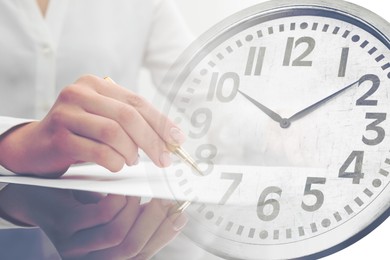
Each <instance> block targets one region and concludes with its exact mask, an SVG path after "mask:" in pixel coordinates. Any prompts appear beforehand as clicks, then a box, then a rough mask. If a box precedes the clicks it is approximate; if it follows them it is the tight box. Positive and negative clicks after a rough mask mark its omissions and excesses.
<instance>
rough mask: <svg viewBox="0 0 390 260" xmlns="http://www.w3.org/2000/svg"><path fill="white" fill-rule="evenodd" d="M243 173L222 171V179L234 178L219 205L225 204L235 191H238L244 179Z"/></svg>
mask: <svg viewBox="0 0 390 260" xmlns="http://www.w3.org/2000/svg"><path fill="white" fill-rule="evenodd" d="M242 175H243V174H242V173H230V172H222V173H221V179H224V180H233V182H232V184H231V185H230V186H229V189H228V190H227V191H226V192H225V194H224V195H223V197H222V199H221V201H220V202H219V205H224V204H225V203H226V202H227V201H228V200H229V198H230V196H232V194H233V192H235V191H236V189H237V187H238V186H239V185H240V183H241V181H242Z"/></svg>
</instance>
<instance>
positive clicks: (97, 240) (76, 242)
mask: <svg viewBox="0 0 390 260" xmlns="http://www.w3.org/2000/svg"><path fill="white" fill-rule="evenodd" d="M139 203H140V199H139V198H136V197H127V203H126V206H125V207H124V208H123V209H122V210H121V211H120V212H119V214H117V215H116V216H115V217H114V219H112V220H111V221H109V222H107V223H106V224H104V225H100V226H96V227H94V228H90V229H86V230H81V231H79V232H78V233H76V234H75V235H74V236H73V237H72V238H71V239H70V240H69V243H68V244H67V245H66V247H64V248H63V252H65V254H66V255H67V256H78V255H85V254H88V253H90V252H93V253H91V254H90V255H88V256H89V258H88V259H97V258H96V257H97V256H98V255H99V254H98V252H100V250H104V249H107V248H112V247H116V246H117V245H119V244H121V243H122V241H123V240H124V239H125V237H126V235H127V234H128V232H129V230H130V228H131V227H132V226H133V224H134V222H135V221H136V219H137V216H138V215H139V210H140V204H139ZM95 251H96V252H95ZM106 259H112V258H106Z"/></svg>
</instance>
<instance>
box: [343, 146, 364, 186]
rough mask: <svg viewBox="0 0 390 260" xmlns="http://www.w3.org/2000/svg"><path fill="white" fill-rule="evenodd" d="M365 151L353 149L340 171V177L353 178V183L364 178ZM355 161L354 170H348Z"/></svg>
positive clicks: (357, 182)
mask: <svg viewBox="0 0 390 260" xmlns="http://www.w3.org/2000/svg"><path fill="white" fill-rule="evenodd" d="M363 157H364V152H363V151H353V152H352V153H351V155H350V156H349V157H348V158H347V160H346V161H345V162H344V163H343V165H342V166H341V168H340V171H339V178H351V179H352V183H353V184H359V183H360V179H363V177H364V173H362V167H363ZM354 161H355V166H354V171H353V172H347V170H348V168H349V166H350V165H351V164H352V163H353V162H354Z"/></svg>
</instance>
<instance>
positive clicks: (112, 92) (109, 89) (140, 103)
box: [97, 79, 185, 145]
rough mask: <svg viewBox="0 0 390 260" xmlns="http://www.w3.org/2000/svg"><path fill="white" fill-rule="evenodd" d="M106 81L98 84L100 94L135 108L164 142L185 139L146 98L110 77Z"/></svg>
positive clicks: (176, 141) (178, 142)
mask: <svg viewBox="0 0 390 260" xmlns="http://www.w3.org/2000/svg"><path fill="white" fill-rule="evenodd" d="M99 80H101V79H99ZM106 82H107V83H106V84H99V86H100V87H99V88H98V89H97V90H98V92H100V93H101V94H102V95H105V96H108V97H111V98H114V99H117V100H119V101H121V102H123V103H126V104H130V105H131V106H133V107H134V108H136V109H137V110H138V111H139V112H140V114H141V115H142V117H143V118H145V120H146V121H147V122H148V124H149V125H150V126H151V127H152V128H153V129H154V130H155V131H156V132H157V133H158V134H159V136H160V137H161V138H162V139H163V140H164V141H165V142H167V143H169V144H172V145H180V144H182V143H183V142H184V141H185V136H184V134H183V132H182V131H181V130H180V129H179V128H178V127H177V126H176V125H175V124H174V123H173V122H172V121H171V120H170V119H169V118H168V117H166V116H165V115H163V114H162V113H161V112H160V111H159V110H157V109H156V108H155V107H154V106H153V105H152V104H150V103H149V102H148V101H147V100H145V99H144V98H142V97H141V96H139V95H137V94H135V93H134V92H132V91H129V90H128V89H126V88H124V87H122V86H120V85H118V84H116V83H115V82H114V81H113V80H112V79H110V80H108V81H107V80H106Z"/></svg>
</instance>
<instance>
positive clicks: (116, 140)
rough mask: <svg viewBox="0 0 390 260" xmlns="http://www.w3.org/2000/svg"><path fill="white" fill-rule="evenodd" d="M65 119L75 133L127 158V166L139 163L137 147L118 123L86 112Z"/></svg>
mask: <svg viewBox="0 0 390 260" xmlns="http://www.w3.org/2000/svg"><path fill="white" fill-rule="evenodd" d="M65 118H68V119H69V120H67V119H64V120H65V122H64V123H65V124H66V126H67V127H68V128H69V129H70V130H71V131H72V132H73V133H75V134H77V135H79V136H83V137H86V138H89V139H93V140H96V141H98V142H100V143H104V144H106V145H108V146H110V147H111V148H112V149H114V150H116V151H117V152H118V153H120V154H121V155H122V156H123V157H124V158H125V160H126V164H127V165H133V164H135V163H136V162H137V161H138V147H137V145H136V144H135V143H134V142H133V140H132V139H131V138H129V136H128V135H127V134H126V132H125V131H124V130H123V128H122V127H121V126H120V125H119V124H118V123H117V122H116V121H114V120H111V119H109V118H106V117H101V116H98V115H95V114H89V113H86V112H84V111H82V112H79V113H77V114H76V113H74V115H73V116H72V117H65Z"/></svg>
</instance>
